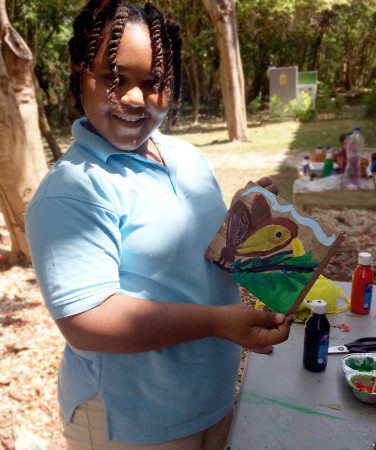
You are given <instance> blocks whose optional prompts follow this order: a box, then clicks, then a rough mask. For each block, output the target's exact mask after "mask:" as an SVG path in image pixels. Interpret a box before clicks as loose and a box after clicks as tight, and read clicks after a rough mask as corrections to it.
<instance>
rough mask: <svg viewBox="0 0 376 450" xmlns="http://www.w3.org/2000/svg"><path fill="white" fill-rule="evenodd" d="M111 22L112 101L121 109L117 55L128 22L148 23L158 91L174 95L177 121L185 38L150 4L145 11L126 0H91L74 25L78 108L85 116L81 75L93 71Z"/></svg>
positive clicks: (73, 80) (71, 44) (73, 76)
mask: <svg viewBox="0 0 376 450" xmlns="http://www.w3.org/2000/svg"><path fill="white" fill-rule="evenodd" d="M108 22H110V23H111V36H110V41H109V43H108V64H109V69H110V74H111V86H110V88H109V91H108V99H109V101H110V102H111V103H112V104H113V105H114V106H115V107H116V106H118V105H117V103H118V101H117V99H116V96H115V91H116V89H117V87H118V84H119V78H118V74H117V52H118V49H119V43H120V40H121V37H122V35H123V32H124V28H125V26H126V24H127V23H140V24H141V23H145V24H147V25H148V27H149V30H150V38H151V45H152V54H153V64H152V73H153V75H154V77H155V78H156V81H157V83H156V85H155V87H154V88H155V91H156V92H162V91H165V92H166V93H167V94H168V95H169V96H170V117H171V118H172V119H173V120H176V116H177V112H178V110H179V107H180V98H181V39H180V36H179V26H178V25H177V24H176V23H173V22H171V21H168V20H165V19H164V16H163V14H162V12H161V11H159V9H157V8H156V7H155V6H154V5H153V4H152V3H151V2H149V1H148V2H146V4H145V6H144V9H142V8H140V7H137V6H133V5H131V4H128V3H125V2H124V1H123V0H107V1H106V0H89V1H88V2H87V4H86V5H85V7H84V8H83V10H82V11H81V12H80V14H79V15H78V16H77V18H76V20H75V21H74V24H73V30H74V34H73V37H72V39H71V40H70V41H69V51H70V55H71V76H70V90H71V93H72V95H73V97H74V99H75V106H76V108H77V110H78V111H79V112H80V114H84V113H85V112H84V109H83V106H82V102H81V85H80V76H81V72H82V70H90V68H91V66H92V64H93V61H94V58H95V56H96V54H97V52H98V49H99V47H100V46H101V44H102V42H103V30H104V27H105V26H106V24H107V23H108Z"/></svg>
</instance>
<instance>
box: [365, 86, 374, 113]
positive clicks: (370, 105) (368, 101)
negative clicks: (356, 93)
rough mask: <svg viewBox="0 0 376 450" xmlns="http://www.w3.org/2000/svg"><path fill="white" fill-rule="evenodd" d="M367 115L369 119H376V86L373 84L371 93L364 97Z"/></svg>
mask: <svg viewBox="0 0 376 450" xmlns="http://www.w3.org/2000/svg"><path fill="white" fill-rule="evenodd" d="M364 104H365V105H366V114H367V115H368V116H369V117H376V84H373V85H372V87H371V90H370V92H368V94H366V95H365V96H364Z"/></svg>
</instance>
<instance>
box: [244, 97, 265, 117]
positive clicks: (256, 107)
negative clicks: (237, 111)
mask: <svg viewBox="0 0 376 450" xmlns="http://www.w3.org/2000/svg"><path fill="white" fill-rule="evenodd" d="M261 106H262V100H261V97H260V96H257V97H256V98H254V99H253V100H252V101H251V102H249V103H248V105H247V110H248V112H249V114H256V113H257V112H259V111H260V109H261Z"/></svg>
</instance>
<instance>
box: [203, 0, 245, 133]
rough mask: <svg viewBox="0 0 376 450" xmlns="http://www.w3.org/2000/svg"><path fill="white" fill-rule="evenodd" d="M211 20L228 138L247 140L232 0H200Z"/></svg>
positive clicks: (242, 85) (241, 75)
mask: <svg viewBox="0 0 376 450" xmlns="http://www.w3.org/2000/svg"><path fill="white" fill-rule="evenodd" d="M202 1H203V4H204V6H205V8H206V10H207V12H208V14H209V16H210V18H211V19H212V21H213V23H214V26H215V30H216V35H217V44H218V49H219V58H220V76H221V88H222V96H223V103H224V109H225V119H226V122H227V129H228V134H229V138H230V140H231V141H248V140H249V139H248V134H247V116H246V107H245V90H244V75H243V66H242V62H241V58H240V49H239V41H238V35H237V27H236V15H235V3H234V0H202Z"/></svg>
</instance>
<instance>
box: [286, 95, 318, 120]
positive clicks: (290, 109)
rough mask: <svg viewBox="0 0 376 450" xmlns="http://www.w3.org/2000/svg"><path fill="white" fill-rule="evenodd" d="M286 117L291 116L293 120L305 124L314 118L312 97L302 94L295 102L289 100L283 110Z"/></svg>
mask: <svg viewBox="0 0 376 450" xmlns="http://www.w3.org/2000/svg"><path fill="white" fill-rule="evenodd" d="M284 114H285V116H286V117H288V116H291V117H292V118H293V119H294V120H299V121H301V122H306V121H308V120H312V119H313V118H314V117H315V109H314V107H313V101H312V97H311V96H310V94H309V93H308V92H302V93H301V94H300V97H299V98H298V99H297V100H296V99H294V100H291V101H290V102H289V104H288V105H287V106H286V108H285V110H284Z"/></svg>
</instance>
